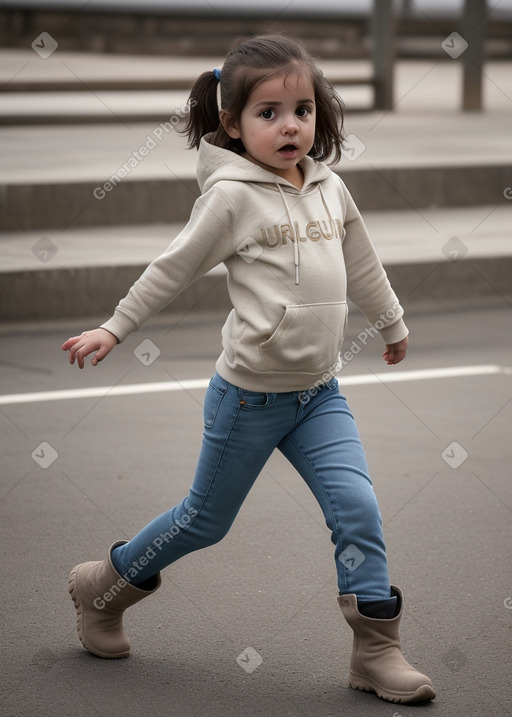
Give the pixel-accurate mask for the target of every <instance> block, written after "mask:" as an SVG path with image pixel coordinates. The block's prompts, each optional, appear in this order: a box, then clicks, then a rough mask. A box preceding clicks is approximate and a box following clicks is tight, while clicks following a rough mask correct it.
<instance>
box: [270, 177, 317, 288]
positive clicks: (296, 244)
mask: <svg viewBox="0 0 512 717" xmlns="http://www.w3.org/2000/svg"><path fill="white" fill-rule="evenodd" d="M276 186H277V188H278V189H279V193H280V195H281V199H282V200H283V204H284V207H285V209H286V214H287V216H288V221H289V222H290V227H293V220H292V215H291V212H290V209H289V207H288V202H287V201H286V197H285V195H284V192H283V190H282V189H281V186H280V185H279V184H276ZM322 196H323V195H322ZM324 205H325V200H324ZM329 216H330V215H329ZM299 259H300V256H299V241H298V237H295V239H294V241H293V263H294V264H295V284H299V283H300V279H299Z"/></svg>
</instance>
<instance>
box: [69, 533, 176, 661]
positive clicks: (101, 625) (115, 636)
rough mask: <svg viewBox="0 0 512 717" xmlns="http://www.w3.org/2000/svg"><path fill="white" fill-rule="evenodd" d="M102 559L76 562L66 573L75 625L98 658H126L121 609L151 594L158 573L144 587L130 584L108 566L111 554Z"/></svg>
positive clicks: (127, 649)
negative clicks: (149, 584)
mask: <svg viewBox="0 0 512 717" xmlns="http://www.w3.org/2000/svg"><path fill="white" fill-rule="evenodd" d="M125 542H126V541H125V540H123V541H120V542H117V543H114V545H112V546H111V548H110V550H109V551H108V557H107V559H106V560H100V561H95V562H89V563H81V564H80V565H76V566H75V567H74V568H73V570H72V571H71V572H70V574H69V582H68V591H69V593H70V594H71V597H72V598H73V602H74V604H75V608H76V612H77V620H76V626H77V630H78V637H79V638H80V642H81V643H82V645H83V646H84V647H85V649H86V650H89V652H92V653H93V654H94V655H98V657H110V658H115V657H128V655H129V654H130V640H129V639H128V636H127V634H126V633H125V631H124V628H123V612H124V611H125V610H126V608H127V607H130V605H135V603H137V602H139V600H142V599H143V598H145V597H147V596H148V595H151V594H152V593H154V592H155V590H157V589H158V588H159V587H160V585H161V582H162V580H161V578H160V573H158V574H157V575H155V576H154V578H152V579H151V586H150V589H148V590H142V589H141V588H139V587H135V586H134V585H130V583H127V582H126V580H124V579H123V578H122V577H121V576H120V575H119V573H118V572H117V571H116V570H115V568H114V566H113V565H112V560H111V557H110V556H111V553H112V550H113V549H114V548H116V547H117V546H118V545H123V543H125Z"/></svg>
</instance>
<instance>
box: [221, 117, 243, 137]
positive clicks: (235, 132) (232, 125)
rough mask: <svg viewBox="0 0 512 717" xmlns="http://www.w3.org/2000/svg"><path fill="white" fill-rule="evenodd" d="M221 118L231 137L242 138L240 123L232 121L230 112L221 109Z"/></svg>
mask: <svg viewBox="0 0 512 717" xmlns="http://www.w3.org/2000/svg"><path fill="white" fill-rule="evenodd" d="M219 119H220V122H221V124H222V126H223V127H224V130H225V131H226V132H227V134H228V135H229V136H230V137H231V139H240V137H241V136H242V135H241V134H240V127H239V123H238V122H233V121H232V119H231V116H230V114H229V112H227V111H226V110H221V111H220V112H219Z"/></svg>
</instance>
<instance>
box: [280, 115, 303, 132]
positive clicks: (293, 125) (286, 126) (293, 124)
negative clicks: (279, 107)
mask: <svg viewBox="0 0 512 717" xmlns="http://www.w3.org/2000/svg"><path fill="white" fill-rule="evenodd" d="M281 131H282V133H283V134H296V133H297V132H298V131H299V125H298V122H297V118H296V116H295V114H293V115H288V116H286V117H285V120H284V122H283V127H282V130H281Z"/></svg>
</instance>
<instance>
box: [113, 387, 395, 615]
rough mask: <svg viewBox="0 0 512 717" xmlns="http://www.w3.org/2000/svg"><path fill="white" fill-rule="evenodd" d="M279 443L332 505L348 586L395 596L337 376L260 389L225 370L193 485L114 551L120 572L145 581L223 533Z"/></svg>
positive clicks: (212, 398)
mask: <svg viewBox="0 0 512 717" xmlns="http://www.w3.org/2000/svg"><path fill="white" fill-rule="evenodd" d="M275 448H278V449H279V450H280V451H281V452H282V453H283V455H284V456H286V458H287V459H288V460H289V461H290V463H291V464H292V465H293V466H294V467H295V468H296V469H297V471H298V472H299V473H300V475H301V476H302V477H303V478H304V480H305V481H306V483H307V484H308V486H309V487H310V489H311V490H312V491H313V494H314V496H315V498H316V499H317V501H318V503H319V504H320V507H321V509H322V511H323V513H324V516H325V520H326V523H327V526H328V528H329V530H330V531H331V539H332V542H333V544H334V546H335V549H334V558H335V565H336V570H337V576H338V588H339V592H340V593H341V594H343V593H355V594H356V595H357V597H358V599H359V600H361V601H363V602H364V601H371V600H384V599H387V598H389V596H390V585H389V577H388V569H387V560H386V549H385V545H384V539H383V536H382V521H381V517H380V512H379V507H378V505H377V499H376V497H375V493H374V491H373V487H372V483H371V480H370V477H369V475H368V468H367V464H366V459H365V455H364V451H363V447H362V444H361V441H360V438H359V434H358V431H357V428H356V424H355V421H354V418H353V416H352V414H351V412H350V410H349V408H348V406H347V402H346V399H345V398H344V397H343V396H341V395H340V393H339V390H338V382H337V380H336V379H335V378H333V379H332V380H330V381H329V382H328V383H325V384H323V385H322V386H320V387H318V388H317V389H315V390H310V391H302V392H297V391H294V392H289V393H257V392H254V391H247V390H245V389H241V388H238V387H236V386H233V385H232V384H230V383H228V382H227V381H225V380H224V379H223V378H221V377H220V376H219V375H218V374H216V375H215V376H214V377H213V378H212V380H211V381H210V385H209V387H208V390H207V393H206V397H205V402H204V434H203V443H202V447H201V452H200V455H199V461H198V464H197V469H196V474H195V477H194V481H193V483H192V486H191V488H190V492H189V494H188V495H187V497H186V498H185V499H184V500H183V501H181V503H179V504H178V505H176V506H175V507H174V508H172V509H171V510H168V511H167V512H165V513H163V514H162V515H160V516H159V517H158V518H155V520H153V521H152V522H151V523H149V524H148V525H147V526H146V527H145V528H143V530H142V531H141V532H140V533H139V534H138V535H136V536H135V537H134V538H133V539H132V540H130V541H129V542H128V543H126V544H124V545H121V546H119V547H117V548H115V549H114V550H113V552H112V561H113V564H114V567H115V568H116V570H117V571H118V572H119V574H121V575H123V577H125V579H126V580H128V581H129V582H131V583H132V584H135V585H137V584H140V583H142V582H144V581H145V580H147V579H148V578H150V577H151V576H152V575H154V574H156V573H157V572H158V571H160V570H161V569H163V568H165V567H166V566H167V565H170V564H171V563H173V562H174V561H176V560H178V559H179V558H181V557H183V556H184V555H187V554H188V553H191V552H192V551H193V550H199V549H201V548H206V547H207V546H209V545H213V544H214V543H217V542H218V541H219V540H221V539H222V538H223V537H224V536H225V535H226V534H227V532H228V531H229V529H230V527H231V525H232V523H233V521H234V519H235V517H236V515H237V513H238V511H239V509H240V507H241V505H242V503H243V502H244V500H245V498H246V496H247V494H248V492H249V490H250V489H251V486H252V485H253V483H254V481H255V480H256V478H257V477H258V474H259V473H260V472H261V470H262V468H263V466H264V465H265V463H266V461H267V460H268V458H269V456H270V454H271V453H272V452H273V450H274V449H275ZM284 530H285V529H284ZM284 537H285V536H284V535H283V538H284ZM289 539H290V540H293V537H292V536H289Z"/></svg>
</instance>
